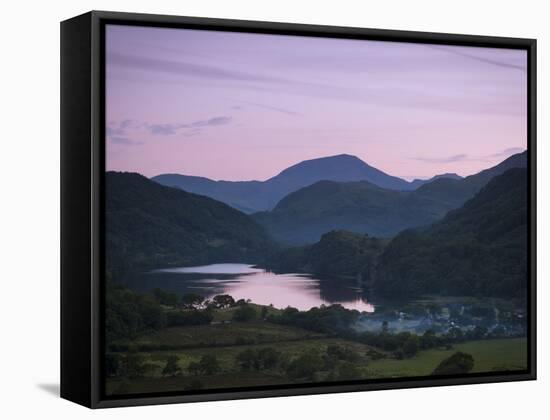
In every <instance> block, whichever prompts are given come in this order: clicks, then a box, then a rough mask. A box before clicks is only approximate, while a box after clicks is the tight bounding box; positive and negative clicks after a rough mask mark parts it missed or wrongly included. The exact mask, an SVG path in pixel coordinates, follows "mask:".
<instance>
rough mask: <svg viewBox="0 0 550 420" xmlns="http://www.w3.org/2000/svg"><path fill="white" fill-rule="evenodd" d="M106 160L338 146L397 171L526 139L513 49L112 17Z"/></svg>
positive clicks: (254, 166) (209, 164)
mask: <svg viewBox="0 0 550 420" xmlns="http://www.w3.org/2000/svg"><path fill="white" fill-rule="evenodd" d="M106 37H107V38H106V39H107V41H106V44H107V45H106V49H107V51H106V66H107V68H106V82H107V91H106V98H107V99H106V103H107V116H106V121H107V127H106V135H107V136H106V142H107V148H106V149H107V155H106V164H107V169H108V170H116V171H130V172H139V173H141V174H143V175H145V176H149V177H150V176H154V175H158V174H162V173H180V174H184V175H196V176H204V177H208V178H211V179H216V180H220V179H224V180H252V179H256V180H265V179H267V178H270V177H272V176H274V175H276V174H277V173H279V172H280V171H281V170H283V169H285V168H287V167H288V166H290V165H293V164H295V163H298V162H300V161H303V160H307V159H313V158H317V157H323V156H331V155H337V154H342V153H347V154H351V155H355V156H357V157H359V158H360V159H362V160H364V161H365V162H367V163H368V164H370V165H372V166H374V167H376V168H378V169H380V170H382V171H384V172H386V173H388V174H391V175H395V176H400V177H403V178H406V179H413V178H428V177H431V176H433V175H435V174H440V173H445V172H455V173H458V174H459V175H463V176H465V175H470V174H472V173H476V172H478V171H480V170H481V169H484V168H487V167H490V166H493V165H495V164H497V163H499V162H500V161H502V160H504V159H505V158H506V157H508V156H510V155H512V154H514V153H518V152H520V151H523V150H525V148H526V147H527V105H526V104H527V73H526V66H527V54H526V52H525V51H523V50H511V49H490V48H477V47H455V46H437V45H429V44H411V43H395V42H380V41H358V40H344V39H330V38H310V37H296V36H279V35H260V34H246V33H229V32H216V31H201V30H187V29H166V28H150V27H135V26H119V25H108V26H107V30H106Z"/></svg>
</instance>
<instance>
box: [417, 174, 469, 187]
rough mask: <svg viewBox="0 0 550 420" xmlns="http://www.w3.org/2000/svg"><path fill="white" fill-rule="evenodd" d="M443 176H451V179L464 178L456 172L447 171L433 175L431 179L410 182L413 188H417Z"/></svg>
mask: <svg viewBox="0 0 550 420" xmlns="http://www.w3.org/2000/svg"><path fill="white" fill-rule="evenodd" d="M441 178H449V179H457V180H460V179H463V178H462V177H461V176H460V175H457V174H455V173H445V174H440V175H436V176H432V177H431V178H430V179H415V180H413V181H411V182H410V186H411V189H412V190H416V189H417V188H418V187H420V186H422V185H424V184H429V183H430V182H433V181H435V180H436V179H441Z"/></svg>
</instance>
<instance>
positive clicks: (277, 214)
mask: <svg viewBox="0 0 550 420" xmlns="http://www.w3.org/2000/svg"><path fill="white" fill-rule="evenodd" d="M450 208H451V207H450V206H448V205H445V204H444V203H443V204H442V203H441V202H440V201H438V200H433V199H431V198H430V197H422V196H417V195H415V194H414V192H402V191H393V190H387V189H384V188H380V187H377V186H376V185H373V184H371V183H368V182H365V181H360V182H333V181H320V182H317V183H315V184H313V185H311V186H309V187H305V188H302V189H301V190H298V191H295V192H293V193H291V194H289V195H288V196H286V197H285V198H283V199H282V200H281V201H280V202H279V204H277V206H276V207H275V208H274V209H273V210H272V211H271V212H262V213H256V214H254V215H252V216H253V218H254V219H255V220H256V221H257V222H258V223H259V224H261V225H262V226H264V227H265V228H266V230H267V231H268V232H269V233H270V234H271V235H272V236H273V237H274V238H275V239H277V240H278V241H280V242H281V243H283V244H287V245H303V244H308V243H314V242H317V241H318V240H319V239H320V238H321V236H322V235H323V233H325V232H329V231H331V230H348V231H351V232H356V233H362V234H364V233H368V234H369V235H372V236H379V237H390V236H393V235H396V234H397V233H399V232H400V231H402V230H403V229H407V228H410V227H416V226H422V225H427V224H430V223H432V222H434V221H435V220H438V219H440V218H442V217H443V216H444V215H445V213H446V212H447V211H448V210H450Z"/></svg>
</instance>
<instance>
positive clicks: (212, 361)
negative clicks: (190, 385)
mask: <svg viewBox="0 0 550 420" xmlns="http://www.w3.org/2000/svg"><path fill="white" fill-rule="evenodd" d="M221 370H222V369H221V366H220V363H219V362H218V359H217V357H216V356H214V355H211V354H205V355H203V356H202V357H201V358H200V360H199V361H198V362H191V363H189V365H188V366H187V371H188V372H189V373H190V374H191V375H194V376H200V375H215V374H217V373H220V372H221Z"/></svg>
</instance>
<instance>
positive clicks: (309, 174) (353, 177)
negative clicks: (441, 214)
mask: <svg viewBox="0 0 550 420" xmlns="http://www.w3.org/2000/svg"><path fill="white" fill-rule="evenodd" d="M447 176H450V177H453V178H454V177H456V175H454V174H445V175H439V176H438V177H437V178H439V177H447ZM151 179H152V180H153V181H155V182H158V183H160V184H162V185H165V186H169V187H177V188H180V189H182V190H185V191H188V192H192V193H195V194H201V195H206V196H208V197H211V198H214V199H216V200H219V201H222V202H224V203H226V204H229V205H230V206H232V207H234V208H236V209H238V210H241V211H243V212H245V213H254V212H257V211H265V210H271V209H272V208H273V207H275V205H276V204H277V203H278V202H279V200H281V199H282V198H283V197H284V196H286V195H288V194H290V193H292V192H294V191H296V190H299V189H300V188H303V187H307V186H309V185H312V184H314V183H316V182H318V181H323V180H325V181H336V182H351V181H367V182H370V183H371V184H373V185H376V186H379V187H382V188H386V189H390V190H397V191H401V190H413V189H415V188H417V187H418V186H420V185H422V184H424V183H426V182H428V181H421V180H415V181H413V182H408V181H405V180H404V179H401V178H398V177H395V176H391V175H388V174H386V173H384V172H382V171H380V170H378V169H376V168H374V167H372V166H370V165H368V164H367V163H365V162H363V161H362V160H361V159H359V158H358V157H356V156H351V155H346V154H342V155H337V156H329V157H323V158H318V159H311V160H306V161H303V162H300V163H298V164H296V165H293V166H291V167H289V168H287V169H285V170H283V171H282V172H281V173H279V174H278V175H276V176H274V177H272V178H270V179H268V180H266V181H213V180H211V179H208V178H203V177H196V176H187V175H178V174H163V175H158V176H155V177H153V178H151Z"/></svg>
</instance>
